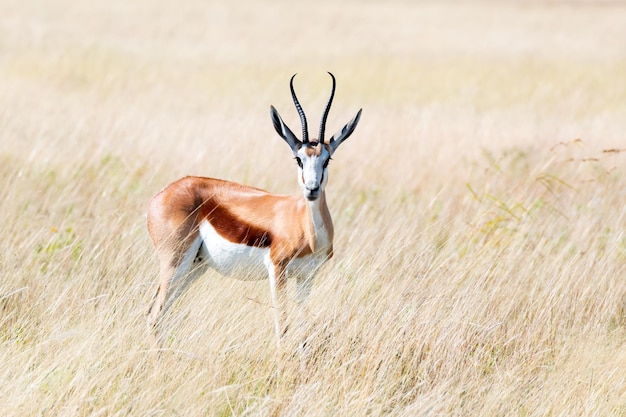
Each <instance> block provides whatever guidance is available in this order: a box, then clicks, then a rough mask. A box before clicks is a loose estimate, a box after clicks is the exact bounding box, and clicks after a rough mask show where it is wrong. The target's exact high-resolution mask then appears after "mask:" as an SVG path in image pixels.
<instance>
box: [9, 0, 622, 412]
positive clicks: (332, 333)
mask: <svg viewBox="0 0 626 417" xmlns="http://www.w3.org/2000/svg"><path fill="white" fill-rule="evenodd" d="M231 3H232V2H231ZM231 3H224V2H219V3H218V2H215V4H207V2H205V1H182V2H181V1H178V2H169V1H166V0H160V1H159V2H153V1H147V0H143V1H134V2H123V1H117V0H115V1H94V2H78V1H70V0H58V1H54V2H43V3H42V2H23V1H20V2H17V1H8V0H3V1H2V2H1V4H0V51H1V54H0V108H1V109H2V111H1V112H0V224H2V228H1V229H0V230H1V234H0V277H1V278H0V364H1V366H0V381H2V384H1V385H0V404H2V414H3V415H7V416H36V415H40V416H49V415H78V416H82V415H85V416H86V415H90V416H91V415H93V416H96V415H100V416H101V415H107V416H109V415H120V416H122V415H124V416H125V415H137V416H143V415H146V416H148V415H149V416H160V415H167V416H169V415H183V416H192V415H307V416H318V415H319V416H325V415H329V416H331V415H332V416H335V415H356V416H358V415H385V414H390V415H402V416H416V415H459V416H461V415H463V416H465V415H476V416H494V415H519V416H573V415H588V416H592V415H594V416H595V415H602V416H609V415H612V416H624V415H626V234H625V232H626V204H625V203H626V173H625V170H624V167H625V166H626V137H625V132H626V78H624V74H626V24H624V22H625V21H626V6H623V5H620V4H618V3H605V4H603V5H596V4H595V3H591V2H589V3H585V2H574V3H568V4H561V3H558V2H546V3H541V2H533V3H526V2H524V3H522V2H520V3H517V2H508V3H484V4H483V3H472V4H470V3H467V4H463V5H456V4H454V3H452V2H451V3H443V4H431V3H429V2H408V1H407V2H402V1H399V0H398V1H396V2H388V1H387V2H375V1H368V2H356V1H355V2H344V3H342V5H341V6H339V5H336V4H335V3H333V2H328V3H317V5H315V6H313V5H310V6H307V5H299V6H295V8H294V5H293V2H286V1H279V0H275V1H265V2H256V3H254V2H249V3H246V4H245V5H243V4H242V5H240V6H235V5H234V4H235V3H232V5H231ZM326 70H332V71H333V72H334V73H335V75H336V76H337V78H338V90H337V96H336V100H335V105H334V107H333V112H332V114H331V115H330V118H329V129H328V130H329V131H331V130H334V129H337V128H338V127H339V126H340V125H341V124H342V123H345V122H347V121H348V120H349V118H350V117H352V115H353V113H354V112H355V111H356V110H357V109H358V108H359V107H363V108H364V113H363V118H362V121H361V124H360V126H359V128H358V129H357V131H356V133H355V135H354V136H353V137H352V138H351V139H350V140H349V141H348V142H346V144H345V145H343V146H342V148H341V149H340V150H339V151H338V153H337V155H336V157H335V161H334V162H333V164H332V167H331V168H332V169H331V179H330V184H329V187H328V194H329V199H330V206H331V211H332V212H333V216H334V222H335V225H336V233H337V237H336V254H337V256H336V258H335V259H334V260H333V261H332V262H331V263H330V264H328V265H327V266H326V267H325V269H324V270H323V272H322V273H320V275H319V276H318V278H317V280H316V284H315V287H314V290H313V294H312V297H311V299H310V302H309V303H308V306H307V313H306V314H307V317H308V324H307V325H306V328H305V329H304V331H306V332H307V333H308V334H310V335H312V341H311V344H310V357H309V359H308V364H307V366H306V367H305V368H304V369H303V368H301V364H300V358H299V357H298V355H295V354H294V351H293V349H292V347H293V346H295V344H296V343H295V342H296V339H297V336H296V335H291V336H288V337H287V340H286V343H285V347H284V348H283V349H282V350H280V351H279V350H277V348H276V347H275V343H274V339H273V335H272V327H271V312H270V309H269V306H268V298H269V295H268V285H267V282H265V281H258V282H240V281H235V280H229V279H224V278H221V277H219V276H217V275H213V274H209V275H208V276H207V277H205V278H204V279H203V280H201V281H199V282H198V283H196V285H195V286H194V287H193V289H192V291H190V292H189V293H188V294H187V295H185V296H184V297H183V298H182V299H181V302H180V303H178V304H177V305H176V306H175V308H173V309H172V311H171V314H170V316H169V318H168V323H169V329H170V331H169V333H168V336H169V338H168V342H167V350H166V351H165V352H164V353H163V354H162V356H161V357H160V358H159V359H158V360H156V359H155V358H154V356H153V355H151V354H150V352H149V350H148V346H147V344H146V329H145V324H144V318H143V312H144V311H145V309H146V307H147V304H148V301H149V298H150V296H151V295H152V291H153V290H154V280H155V278H156V274H157V262H156V259H155V256H154V254H153V251H152V247H151V244H150V242H149V239H148V237H147V233H146V230H145V225H144V212H145V207H146V205H147V202H148V201H149V198H150V197H151V196H152V195H153V194H154V193H156V192H157V191H158V190H159V189H160V188H161V187H163V186H164V185H166V184H167V183H168V182H170V181H173V180H175V179H177V178H178V177H180V176H182V175H185V174H198V175H206V176H216V177H222V178H228V179H233V180H236V181H242V182H245V183H248V184H251V185H255V186H260V187H264V188H267V189H270V190H272V191H276V192H282V193H295V192H297V186H296V181H295V177H292V175H294V164H293V161H291V160H290V155H289V151H288V148H287V147H286V146H285V145H284V143H282V141H281V140H280V139H279V138H278V137H277V136H276V135H275V134H274V133H273V131H272V126H271V122H270V118H269V112H268V109H269V105H270V104H274V105H276V106H277V108H278V109H279V110H280V111H281V113H282V114H283V115H284V116H285V118H286V121H287V122H288V123H289V124H290V125H292V126H295V127H297V126H298V122H297V117H296V114H295V111H293V109H292V104H291V103H290V98H289V93H288V84H287V82H288V79H289V76H290V75H291V74H292V73H294V72H299V73H300V76H299V77H298V79H297V89H298V91H299V94H300V96H301V98H302V101H303V104H304V107H305V109H306V110H308V112H309V114H310V116H309V117H310V118H311V119H312V121H311V124H312V125H314V124H315V123H316V122H314V120H316V117H318V114H319V111H320V110H321V108H322V106H323V103H324V100H325V99H326V94H327V89H328V79H327V76H326V75H325V72H324V71H326ZM292 290H293V289H292Z"/></svg>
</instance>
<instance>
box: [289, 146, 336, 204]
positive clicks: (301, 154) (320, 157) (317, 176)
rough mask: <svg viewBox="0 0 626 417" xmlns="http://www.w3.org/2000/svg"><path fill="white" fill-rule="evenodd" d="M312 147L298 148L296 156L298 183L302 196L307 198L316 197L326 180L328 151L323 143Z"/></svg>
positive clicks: (313, 198) (324, 185)
mask: <svg viewBox="0 0 626 417" xmlns="http://www.w3.org/2000/svg"><path fill="white" fill-rule="evenodd" d="M318 146H319V148H320V149H313V148H310V147H307V146H306V145H304V146H302V147H301V148H300V149H298V152H297V154H296V158H297V159H298V160H299V163H298V165H299V166H300V167H299V170H298V183H299V184H300V188H302V192H303V193H304V196H305V197H306V198H307V199H309V200H315V199H317V198H318V197H319V196H320V194H321V193H322V191H324V188H325V187H326V183H327V182H328V169H327V166H328V161H329V160H330V153H329V152H328V150H327V149H326V147H325V146H323V145H318Z"/></svg>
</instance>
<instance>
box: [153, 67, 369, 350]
mask: <svg viewBox="0 0 626 417" xmlns="http://www.w3.org/2000/svg"><path fill="white" fill-rule="evenodd" d="M329 74H330V76H331V78H332V89H331V93H330V98H329V99H328V103H327V104H326V109H325V110H324V113H323V115H322V119H321V123H320V131H319V138H318V139H309V131H308V127H307V121H306V117H305V115H304V111H303V110H302V107H301V106H300V103H299V102H298V98H297V97H296V93H295V91H294V88H293V79H294V77H295V76H296V75H295V74H294V75H293V76H292V77H291V80H290V83H289V87H290V89H291V96H292V98H293V102H294V104H295V106H296V110H297V111H298V114H299V115H300V121H301V123H302V140H299V139H298V138H297V137H296V135H295V134H294V133H293V132H292V131H291V129H289V127H287V125H286V124H285V123H284V122H283V120H282V118H281V117H280V115H279V114H278V111H276V109H275V108H274V106H270V114H271V117H272V122H273V123H274V128H275V129H276V132H278V135H279V136H280V137H282V138H283V139H284V140H285V142H287V144H288V145H289V147H290V148H291V151H292V152H293V155H294V156H295V160H296V162H297V165H298V183H299V184H300V188H301V189H302V195H298V196H292V195H277V194H271V193H268V192H266V191H263V190H260V189H258V188H253V187H250V186H247V185H242V184H237V183H234V182H229V181H224V180H220V179H214V178H203V177H184V178H182V179H180V180H178V181H176V182H174V183H172V184H170V185H168V186H167V187H166V188H164V189H163V190H162V191H161V192H159V193H158V194H157V195H155V196H154V197H153V198H152V200H151V202H150V206H149V208H148V214H147V219H148V231H149V233H150V237H151V238H152V242H153V243H154V246H155V248H156V251H157V255H158V258H159V261H160V267H161V272H160V277H159V286H158V289H157V292H156V294H155V295H154V297H153V299H152V303H151V305H150V308H149V309H148V312H147V320H148V325H149V327H150V328H151V330H152V332H153V336H154V341H155V343H156V341H157V340H158V330H157V327H158V322H159V318H160V317H161V316H162V314H163V313H164V312H165V311H166V310H167V309H168V308H169V306H171V304H172V303H173V302H174V300H175V299H176V298H177V297H178V296H179V295H180V294H181V293H182V292H183V291H184V290H185V289H186V287H187V286H188V285H189V284H190V283H191V282H193V281H194V280H195V279H196V278H197V277H199V276H200V275H201V274H203V273H204V272H205V271H206V270H207V269H208V268H213V269H215V270H217V271H218V272H219V273H221V274H223V275H226V276H232V275H235V276H243V277H246V276H248V277H249V274H250V273H251V272H250V271H253V272H259V270H262V268H263V267H265V269H266V270H267V275H268V276H269V282H270V292H271V300H272V305H273V307H274V328H275V331H276V337H277V340H278V341H279V343H280V339H281V336H282V335H283V333H284V331H286V326H285V327H284V328H281V321H282V320H283V315H284V314H285V309H284V303H285V300H286V283H287V276H288V275H290V276H291V275H293V276H295V277H296V279H297V280H296V299H297V302H298V304H301V303H302V302H303V301H304V300H305V299H306V298H307V296H308V295H309V293H310V291H311V285H312V278H313V275H314V274H315V272H316V271H317V270H318V269H319V268H320V266H321V265H322V264H324V263H325V262H326V261H327V260H328V259H329V258H331V257H332V256H333V224H332V220H331V218H330V212H329V211H328V206H327V205H326V196H325V192H324V189H325V187H326V184H327V182H328V163H329V161H330V159H331V156H332V155H333V154H334V152H335V150H336V149H337V148H338V147H339V145H341V143H343V141H345V140H346V139H347V138H348V137H349V136H350V135H351V134H352V132H354V129H355V128H356V126H357V123H358V122H359V118H360V117H361V111H362V109H360V110H359V111H358V112H357V114H356V115H355V116H354V118H353V119H352V120H351V121H350V122H349V123H347V124H346V125H345V126H344V127H343V128H342V129H341V130H340V131H339V132H337V133H336V134H335V135H333V136H332V137H331V138H330V140H328V142H325V141H324V130H325V126H326V118H327V117H328V112H329V110H330V106H331V104H332V101H333V96H334V94H335V77H334V76H333V74H331V73H330V72H329ZM255 269H256V270H255ZM246 274H247V275H246ZM283 325H284V323H283Z"/></svg>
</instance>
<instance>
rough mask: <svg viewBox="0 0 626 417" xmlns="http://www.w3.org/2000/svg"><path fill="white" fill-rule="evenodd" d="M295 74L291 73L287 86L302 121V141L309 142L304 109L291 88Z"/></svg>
mask: <svg viewBox="0 0 626 417" xmlns="http://www.w3.org/2000/svg"><path fill="white" fill-rule="evenodd" d="M295 76H296V74H293V76H292V77H291V81H289V88H291V97H292V98H293V104H295V105H296V110H298V114H299V115H300V122H302V143H309V128H308V127H307V124H306V116H305V115H304V110H302V106H300V102H299V101H298V97H296V92H295V91H294V89H293V79H294V78H295Z"/></svg>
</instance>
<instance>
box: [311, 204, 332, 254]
mask: <svg viewBox="0 0 626 417" xmlns="http://www.w3.org/2000/svg"><path fill="white" fill-rule="evenodd" d="M306 203H307V209H308V212H309V216H307V217H309V219H310V223H309V228H308V229H309V236H308V238H309V239H308V240H309V245H310V246H311V249H312V250H313V252H317V251H320V250H328V251H332V245H333V221H332V219H331V217H330V211H329V210H328V206H327V205H326V193H325V192H322V194H321V195H320V197H319V198H318V199H317V200H315V201H308V200H306Z"/></svg>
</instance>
